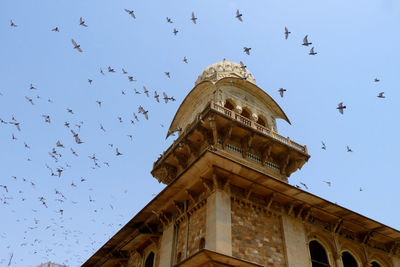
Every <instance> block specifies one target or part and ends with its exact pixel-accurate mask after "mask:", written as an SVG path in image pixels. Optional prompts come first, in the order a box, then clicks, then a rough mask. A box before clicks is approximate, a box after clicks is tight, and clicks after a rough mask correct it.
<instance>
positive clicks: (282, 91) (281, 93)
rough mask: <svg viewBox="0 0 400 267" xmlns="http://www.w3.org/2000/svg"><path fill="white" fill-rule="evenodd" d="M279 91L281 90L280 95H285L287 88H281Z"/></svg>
mask: <svg viewBox="0 0 400 267" xmlns="http://www.w3.org/2000/svg"><path fill="white" fill-rule="evenodd" d="M278 92H279V94H280V96H281V97H283V93H284V92H286V89H285V88H279V90H278Z"/></svg>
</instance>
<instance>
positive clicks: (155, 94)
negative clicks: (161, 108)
mask: <svg viewBox="0 0 400 267" xmlns="http://www.w3.org/2000/svg"><path fill="white" fill-rule="evenodd" d="M154 98H155V99H156V101H157V102H158V103H160V95H159V94H157V91H154Z"/></svg>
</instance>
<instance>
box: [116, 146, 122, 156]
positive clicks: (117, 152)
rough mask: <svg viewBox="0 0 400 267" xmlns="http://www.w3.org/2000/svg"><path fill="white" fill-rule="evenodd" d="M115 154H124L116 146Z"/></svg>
mask: <svg viewBox="0 0 400 267" xmlns="http://www.w3.org/2000/svg"><path fill="white" fill-rule="evenodd" d="M115 154H116V155H117V156H121V155H123V154H122V153H121V152H119V151H118V147H117V148H115Z"/></svg>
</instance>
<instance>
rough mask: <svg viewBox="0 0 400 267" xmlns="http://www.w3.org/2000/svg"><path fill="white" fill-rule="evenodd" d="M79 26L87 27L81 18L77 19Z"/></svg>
mask: <svg viewBox="0 0 400 267" xmlns="http://www.w3.org/2000/svg"><path fill="white" fill-rule="evenodd" d="M79 25H81V26H83V27H87V25H86V24H85V21H84V20H83V19H82V17H80V18H79Z"/></svg>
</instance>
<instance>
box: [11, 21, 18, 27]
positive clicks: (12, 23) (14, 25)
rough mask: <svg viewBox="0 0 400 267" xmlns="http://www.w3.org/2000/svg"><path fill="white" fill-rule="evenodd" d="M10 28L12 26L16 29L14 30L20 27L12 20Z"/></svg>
mask: <svg viewBox="0 0 400 267" xmlns="http://www.w3.org/2000/svg"><path fill="white" fill-rule="evenodd" d="M10 26H11V27H14V28H15V27H18V25H17V24H15V23H14V21H12V19H11V20H10Z"/></svg>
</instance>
